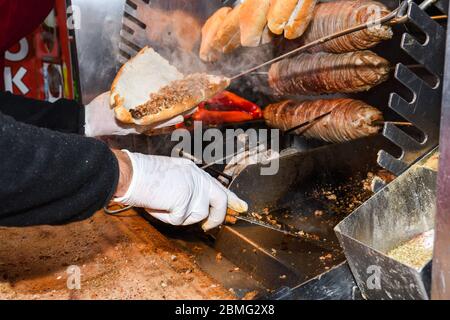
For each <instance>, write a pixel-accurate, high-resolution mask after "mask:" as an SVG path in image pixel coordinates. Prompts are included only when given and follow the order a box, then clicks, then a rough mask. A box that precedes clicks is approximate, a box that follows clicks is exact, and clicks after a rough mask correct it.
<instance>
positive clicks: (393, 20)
mask: <svg viewBox="0 0 450 320" xmlns="http://www.w3.org/2000/svg"><path fill="white" fill-rule="evenodd" d="M410 1H411V0H404V1H403V2H401V3H400V5H399V6H398V8H396V9H395V10H393V11H392V12H391V13H389V14H388V15H386V16H384V17H382V18H380V19H377V20H374V21H371V22H368V23H364V24H360V25H357V26H355V27H351V28H348V29H345V30H342V31H339V32H336V33H333V34H331V35H328V36H325V37H323V38H320V39H317V40H315V41H312V42H310V43H308V44H305V45H303V46H301V47H299V48H297V49H294V50H291V51H289V52H287V53H285V54H282V55H281V56H279V57H276V58H274V59H272V60H269V61H266V62H264V63H262V64H260V65H258V66H256V67H252V68H250V69H248V70H246V71H243V72H241V73H239V74H237V75H235V76H233V77H231V78H230V80H231V81H233V80H236V79H238V78H240V77H243V76H245V75H247V74H249V73H252V72H254V71H256V70H259V69H261V68H263V67H265V66H268V65H271V64H273V63H275V62H278V61H280V60H283V59H285V58H287V57H290V56H292V55H293V54H296V53H300V52H303V51H306V50H308V49H310V48H312V47H315V46H317V45H319V44H322V43H324V42H328V41H330V40H333V39H336V38H339V37H342V36H345V35H347V34H350V33H353V32H356V31H360V30H364V29H368V28H370V27H372V26H375V25H384V24H389V25H396V24H401V23H405V22H406V21H407V20H408V16H407V15H406V12H407V9H408V7H409V3H410ZM436 1H437V0H425V1H423V2H422V3H421V4H420V8H421V9H426V8H427V7H429V6H430V5H432V4H433V3H435V2H436Z"/></svg>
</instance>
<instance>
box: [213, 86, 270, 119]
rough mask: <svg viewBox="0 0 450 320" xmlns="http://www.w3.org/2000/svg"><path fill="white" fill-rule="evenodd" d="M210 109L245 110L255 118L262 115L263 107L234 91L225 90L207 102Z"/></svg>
mask: <svg viewBox="0 0 450 320" xmlns="http://www.w3.org/2000/svg"><path fill="white" fill-rule="evenodd" d="M206 108H207V109H208V110H215V111H220V110H227V111H245V112H247V113H250V114H251V115H252V116H253V119H259V118H261V117H262V111H261V108H260V107H258V105H256V104H254V103H253V102H251V101H248V100H247V99H244V98H242V97H240V96H238V95H236V94H234V93H232V92H229V91H223V92H222V93H219V94H218V95H216V96H215V97H214V98H212V99H210V100H208V101H207V102H206Z"/></svg>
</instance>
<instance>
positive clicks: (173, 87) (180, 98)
mask: <svg viewBox="0 0 450 320" xmlns="http://www.w3.org/2000/svg"><path fill="white" fill-rule="evenodd" d="M213 87H214V84H213V83H211V82H210V80H209V78H208V75H207V74H204V73H196V74H192V75H188V76H186V77H184V78H183V79H180V80H175V81H172V82H171V83H169V84H168V85H167V86H165V87H163V88H161V89H160V90H159V91H158V92H156V93H152V94H150V99H149V101H147V102H146V103H144V104H142V105H140V106H138V107H137V108H135V109H132V110H130V113H131V115H132V116H133V118H135V119H140V118H142V117H144V116H147V115H153V114H157V113H159V112H161V111H163V110H165V109H170V108H172V107H173V106H174V105H177V104H183V103H187V102H189V101H192V100H195V99H198V98H199V97H202V96H203V95H204V93H205V92H206V91H207V90H212V89H213Z"/></svg>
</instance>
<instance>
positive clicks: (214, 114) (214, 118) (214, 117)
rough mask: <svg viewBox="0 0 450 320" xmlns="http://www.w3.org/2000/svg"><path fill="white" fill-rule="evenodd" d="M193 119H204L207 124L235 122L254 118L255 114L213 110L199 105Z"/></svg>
mask: <svg viewBox="0 0 450 320" xmlns="http://www.w3.org/2000/svg"><path fill="white" fill-rule="evenodd" d="M190 119H191V120H192V121H202V122H203V123H205V124H212V125H217V124H222V123H235V122H244V121H250V120H253V119H254V118H253V116H252V115H251V114H249V113H247V112H245V111H211V110H206V109H205V107H204V106H199V108H198V111H197V112H195V113H194V114H193V115H192V117H191V118H190Z"/></svg>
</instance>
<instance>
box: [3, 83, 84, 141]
mask: <svg viewBox="0 0 450 320" xmlns="http://www.w3.org/2000/svg"><path fill="white" fill-rule="evenodd" d="M0 112H1V113H3V114H4V115H7V116H10V117H12V118H14V119H15V120H16V121H20V122H23V123H26V124H31V125H33V126H37V127H40V128H47V129H50V130H54V131H58V132H64V133H76V134H83V133H84V122H85V117H84V107H83V106H81V105H79V104H78V103H77V102H76V101H74V100H67V99H60V100H58V101H56V102H54V103H50V102H47V101H42V100H36V99H30V98H26V97H23V96H18V95H13V94H11V93H8V92H0Z"/></svg>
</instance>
